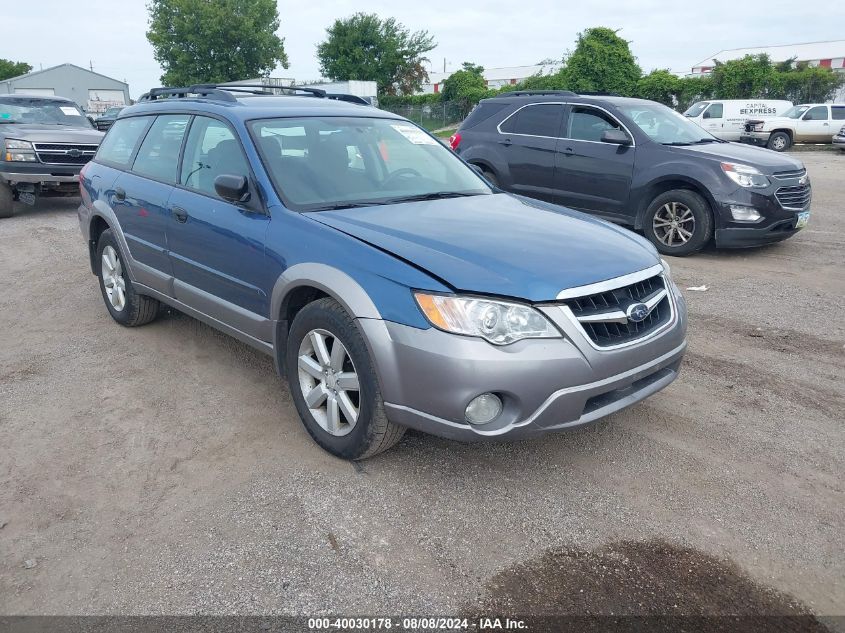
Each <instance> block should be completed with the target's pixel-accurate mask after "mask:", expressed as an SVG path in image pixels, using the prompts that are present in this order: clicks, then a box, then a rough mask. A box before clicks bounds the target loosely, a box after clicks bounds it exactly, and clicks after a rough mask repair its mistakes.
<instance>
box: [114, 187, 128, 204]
mask: <svg viewBox="0 0 845 633" xmlns="http://www.w3.org/2000/svg"><path fill="white" fill-rule="evenodd" d="M114 199H115V200H117V201H118V202H123V201H124V200H126V192H125V191H124V190H123V189H122V188H121V187H115V190H114Z"/></svg>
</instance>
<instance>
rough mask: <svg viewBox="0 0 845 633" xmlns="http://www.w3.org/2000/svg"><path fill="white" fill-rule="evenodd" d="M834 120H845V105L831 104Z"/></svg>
mask: <svg viewBox="0 0 845 633" xmlns="http://www.w3.org/2000/svg"><path fill="white" fill-rule="evenodd" d="M830 113H831V114H832V115H833V120H834V121H845V106H830Z"/></svg>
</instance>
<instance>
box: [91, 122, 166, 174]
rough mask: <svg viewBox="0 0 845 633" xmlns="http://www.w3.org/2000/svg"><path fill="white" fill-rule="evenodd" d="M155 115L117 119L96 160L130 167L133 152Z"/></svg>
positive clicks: (101, 144) (101, 145)
mask: <svg viewBox="0 0 845 633" xmlns="http://www.w3.org/2000/svg"><path fill="white" fill-rule="evenodd" d="M152 118H153V117H148V116H138V117H132V118H130V119H120V120H119V121H115V123H114V125H112V126H111V128H109V131H108V133H107V134H106V137H105V138H104V139H103V142H102V143H100V148H99V149H98V150H97V156H96V160H97V161H98V162H103V163H109V164H112V165H115V166H118V167H128V166H129V162H130V161H131V160H132V154H133V153H134V152H135V148H136V147H137V146H138V143H139V142H140V140H141V137H142V136H143V135H144V132H145V131H146V129H147V126H148V125H149V124H150V121H151V120H152Z"/></svg>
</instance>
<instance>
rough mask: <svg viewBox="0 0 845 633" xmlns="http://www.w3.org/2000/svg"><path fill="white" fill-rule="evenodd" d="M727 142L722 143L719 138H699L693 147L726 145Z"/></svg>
mask: <svg viewBox="0 0 845 633" xmlns="http://www.w3.org/2000/svg"><path fill="white" fill-rule="evenodd" d="M726 142H727V141H723V140H722V139H719V138H700V139H698V140H697V141H696V142H695V143H693V145H704V144H705V143H726Z"/></svg>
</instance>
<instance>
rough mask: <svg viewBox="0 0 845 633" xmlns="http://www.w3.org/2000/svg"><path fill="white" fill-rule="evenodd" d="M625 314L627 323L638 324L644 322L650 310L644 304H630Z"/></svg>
mask: <svg viewBox="0 0 845 633" xmlns="http://www.w3.org/2000/svg"><path fill="white" fill-rule="evenodd" d="M625 314H626V316H627V317H628V320H629V321H631V322H633V323H639V322H640V321H644V320H645V319H646V317H648V315H649V314H651V310H649V309H648V306H647V305H646V304H644V303H632V304H631V305H629V306H628V309H627V310H626V311H625Z"/></svg>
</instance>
